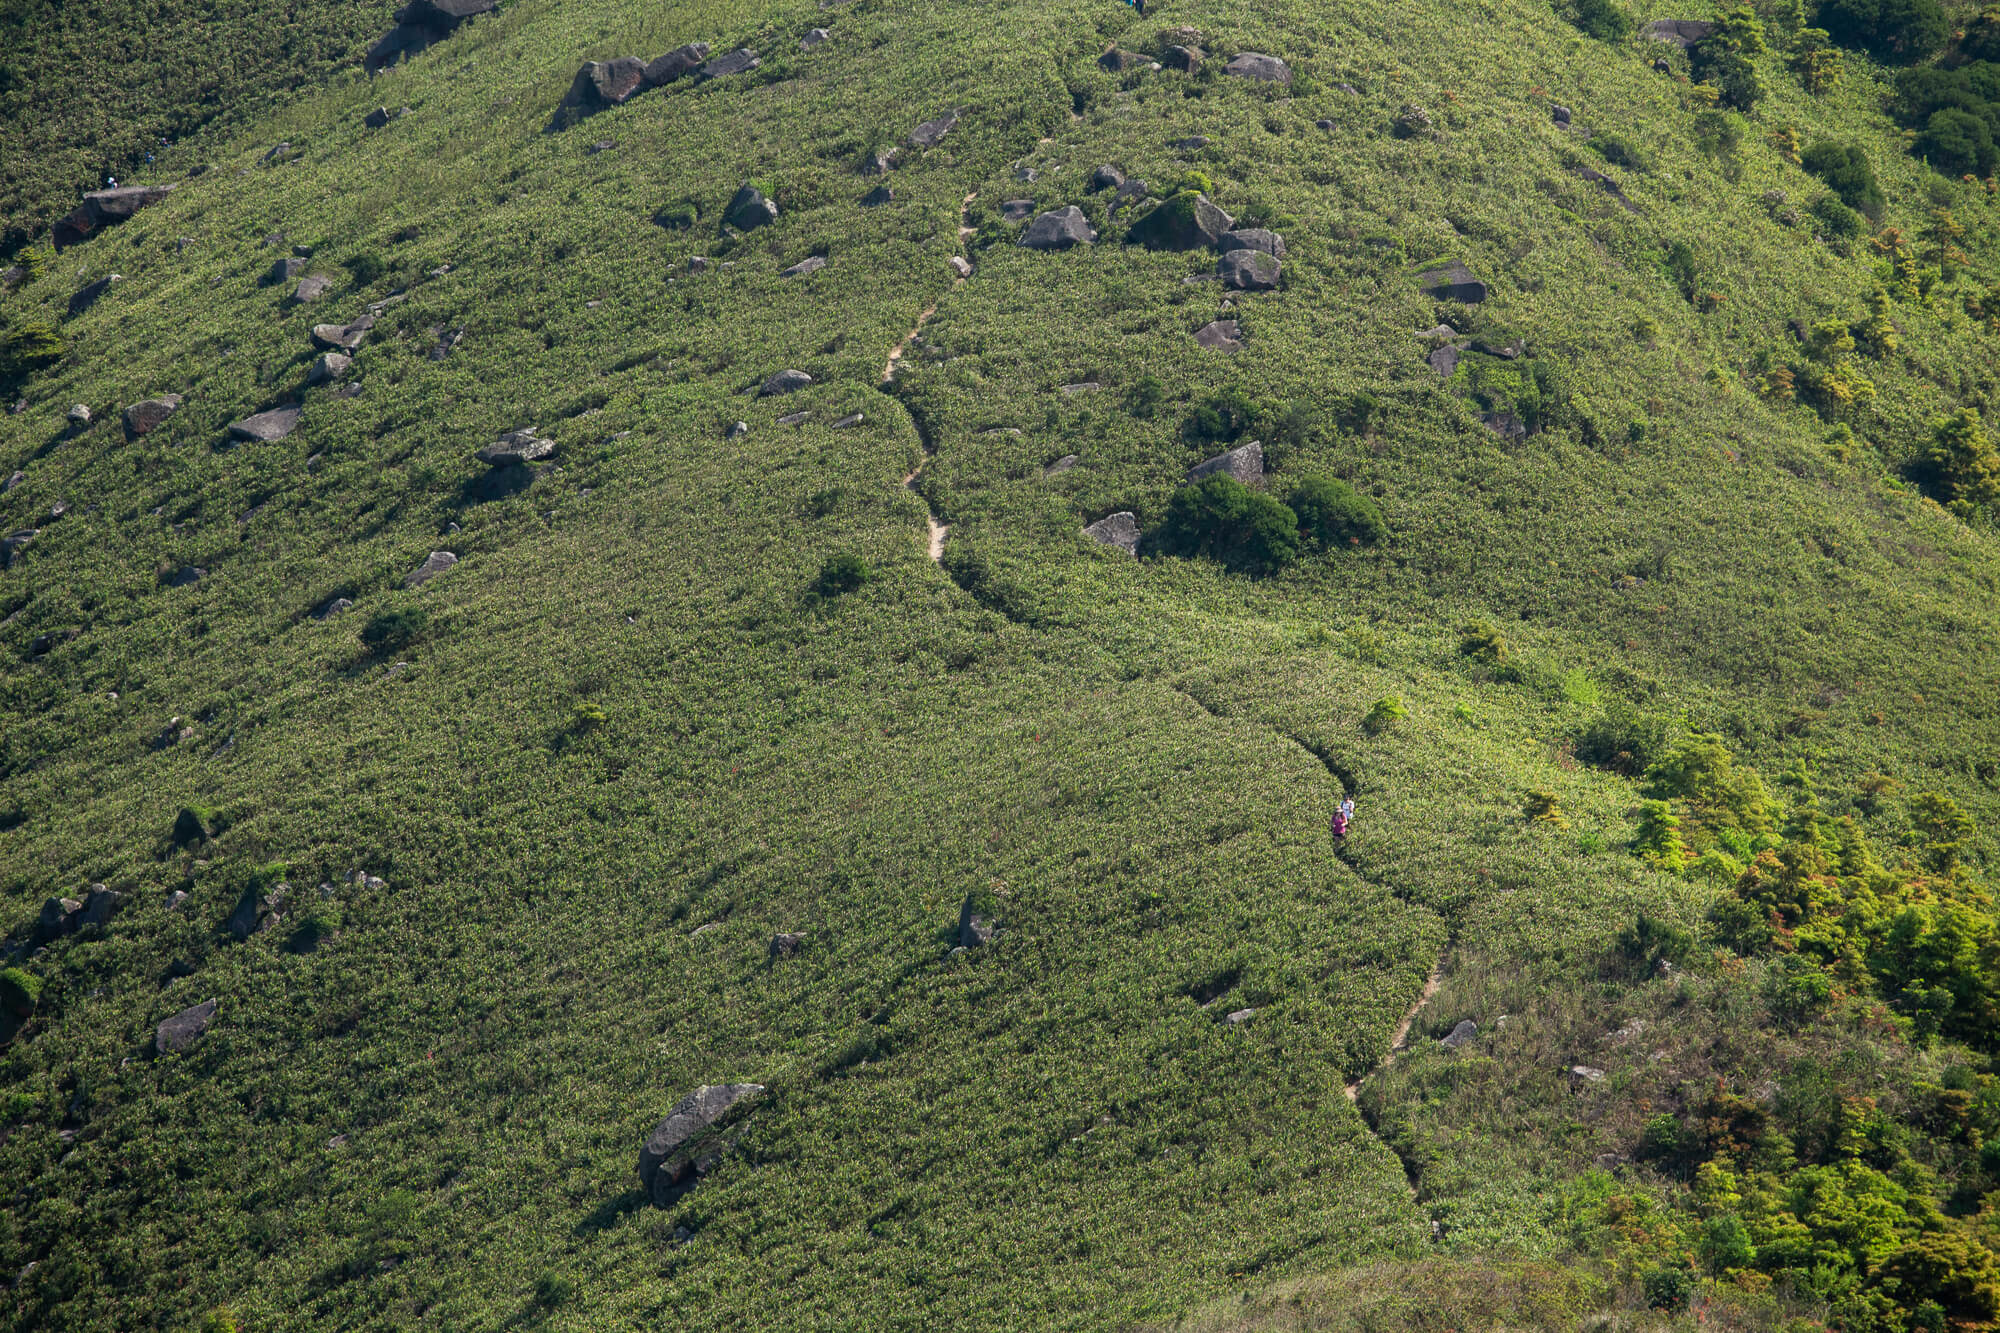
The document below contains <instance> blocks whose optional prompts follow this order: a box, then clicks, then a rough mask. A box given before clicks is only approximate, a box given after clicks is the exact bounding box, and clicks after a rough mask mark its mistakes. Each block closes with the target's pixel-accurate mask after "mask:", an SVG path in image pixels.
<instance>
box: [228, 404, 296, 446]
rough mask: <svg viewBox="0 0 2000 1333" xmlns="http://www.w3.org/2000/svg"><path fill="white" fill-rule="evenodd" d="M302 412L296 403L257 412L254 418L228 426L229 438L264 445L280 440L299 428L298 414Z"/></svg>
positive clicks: (247, 418)
mask: <svg viewBox="0 0 2000 1333" xmlns="http://www.w3.org/2000/svg"><path fill="white" fill-rule="evenodd" d="M302 410H303V409H302V408H300V406H299V405H298V404H297V403H288V404H287V405H285V406H284V407H274V408H272V409H271V410H270V411H268V412H259V413H258V414H257V415H256V416H254V417H245V418H243V420H241V421H237V422H232V423H231V424H230V427H229V434H230V437H231V438H232V439H237V440H256V441H260V442H262V443H265V444H268V443H270V442H271V441H273V440H282V439H284V438H285V437H286V436H287V435H290V434H291V433H292V432H293V431H295V430H297V429H298V428H299V414H300V412H301V411H302Z"/></svg>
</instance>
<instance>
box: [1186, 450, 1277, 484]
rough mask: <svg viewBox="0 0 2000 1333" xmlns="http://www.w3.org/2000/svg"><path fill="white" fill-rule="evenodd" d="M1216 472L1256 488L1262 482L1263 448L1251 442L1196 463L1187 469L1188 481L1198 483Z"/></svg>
mask: <svg viewBox="0 0 2000 1333" xmlns="http://www.w3.org/2000/svg"><path fill="white" fill-rule="evenodd" d="M1217 472H1222V473H1226V474H1228V475H1229V476H1232V477H1234V478H1236V480H1238V481H1240V482H1242V483H1243V484H1244V485H1245V486H1257V485H1261V484H1263V480H1264V446H1263V444H1261V443H1260V442H1259V441H1256V440H1252V441H1250V442H1249V443H1248V444H1239V445H1237V446H1236V447H1235V448H1234V449H1231V450H1230V451H1229V452H1228V453H1226V454H1217V455H1216V456H1215V457H1213V458H1211V459H1209V460H1207V461H1206V462H1202V463H1197V464H1195V465H1194V466H1193V467H1191V468H1189V469H1188V474H1187V479H1188V480H1189V481H1200V480H1201V479H1202V478H1203V477H1207V476H1212V475H1214V474H1215V473H1217Z"/></svg>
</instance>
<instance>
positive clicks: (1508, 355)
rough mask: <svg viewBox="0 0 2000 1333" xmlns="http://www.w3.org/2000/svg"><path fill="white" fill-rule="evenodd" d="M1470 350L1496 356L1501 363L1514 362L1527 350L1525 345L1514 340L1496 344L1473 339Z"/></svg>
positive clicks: (1517, 339)
mask: <svg viewBox="0 0 2000 1333" xmlns="http://www.w3.org/2000/svg"><path fill="white" fill-rule="evenodd" d="M1472 350H1473V351H1475V352H1484V353H1485V354H1486V355H1487V356H1497V357H1499V358H1500V359H1501V360H1502V361H1515V360H1518V359H1519V358H1520V356H1521V353H1522V352H1524V351H1526V350H1527V344H1526V343H1524V342H1522V341H1521V340H1520V339H1519V338H1516V339H1515V340H1514V341H1513V342H1510V343H1496V342H1492V341H1490V340H1488V339H1485V338H1474V339H1473V340H1472Z"/></svg>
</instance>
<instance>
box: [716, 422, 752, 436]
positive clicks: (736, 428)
mask: <svg viewBox="0 0 2000 1333" xmlns="http://www.w3.org/2000/svg"><path fill="white" fill-rule="evenodd" d="M749 433H750V423H749V422H747V421H739V422H737V423H735V424H734V425H732V426H731V427H730V428H729V429H728V430H726V431H724V432H723V433H722V438H723V439H725V440H740V439H742V438H743V437H744V436H745V435H748V434H749Z"/></svg>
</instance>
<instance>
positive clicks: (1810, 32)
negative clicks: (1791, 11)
mask: <svg viewBox="0 0 2000 1333" xmlns="http://www.w3.org/2000/svg"><path fill="white" fill-rule="evenodd" d="M1792 68H1793V69H1795V70H1797V71H1798V75H1799V82H1800V83H1802V84H1804V85H1805V89H1806V91H1807V92H1809V93H1811V94H1812V95H1813V96H1815V97H1820V96H1823V95H1825V94H1826V93H1830V92H1832V91H1833V90H1834V89H1835V88H1838V87H1839V86H1840V85H1841V84H1842V83H1844V82H1846V81H1847V66H1846V63H1845V62H1844V61H1843V60H1841V58H1840V51H1839V49H1838V48H1837V47H1835V46H1834V44H1833V37H1832V34H1830V33H1828V32H1827V30H1826V29H1825V28H1801V29H1800V30H1799V34H1798V36H1797V37H1796V38H1795V39H1793V42H1792Z"/></svg>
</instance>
